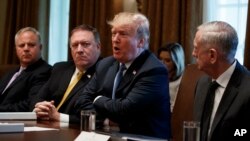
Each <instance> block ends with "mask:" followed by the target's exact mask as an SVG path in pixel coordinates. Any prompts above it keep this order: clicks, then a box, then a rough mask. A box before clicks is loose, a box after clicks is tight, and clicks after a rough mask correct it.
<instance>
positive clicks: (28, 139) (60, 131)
mask: <svg viewBox="0 0 250 141" xmlns="http://www.w3.org/2000/svg"><path fill="white" fill-rule="evenodd" d="M0 122H4V121H0ZM7 122H8V123H24V126H25V127H42V128H46V129H55V130H45V131H27V132H26V131H25V132H20V133H0V141H74V140H75V139H76V138H77V137H78V135H79V134H80V133H81V131H80V125H78V124H69V125H67V126H65V125H62V124H61V123H60V122H54V121H11V120H8V121H7ZM95 132H96V133H98V134H104V135H108V136H110V139H109V141H126V140H133V139H124V138H123V137H124V136H130V134H122V133H118V132H117V131H116V132H113V131H109V132H105V131H101V130H97V131H95ZM130 137H133V138H134V137H135V138H137V139H135V140H136V141H137V140H138V141H139V140H150V141H151V140H152V141H166V140H164V139H158V138H152V137H147V136H140V135H139V136H138V135H132V136H130Z"/></svg>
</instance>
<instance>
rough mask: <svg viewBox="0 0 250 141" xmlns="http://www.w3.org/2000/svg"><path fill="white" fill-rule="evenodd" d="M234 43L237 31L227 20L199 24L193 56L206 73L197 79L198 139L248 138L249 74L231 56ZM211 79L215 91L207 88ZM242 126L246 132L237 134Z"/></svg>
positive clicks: (206, 140) (249, 111)
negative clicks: (199, 126)
mask: <svg viewBox="0 0 250 141" xmlns="http://www.w3.org/2000/svg"><path fill="white" fill-rule="evenodd" d="M237 45H238V37H237V33H236V31H235V29H234V28H233V27H232V26H231V25H229V24H228V23H225V22H221V21H214V22H208V23H205V24H202V25H201V26H199V27H198V31H197V32H196V36H195V39H194V50H193V56H194V57H195V58H196V60H197V64H198V68H199V69H200V70H202V71H204V72H205V73H206V74H207V75H206V76H204V77H202V78H201V79H200V80H199V81H198V83H197V87H196V92H195V93H196V94H195V107H194V118H195V120H197V121H200V122H201V130H200V131H201V132H200V133H201V134H200V138H201V139H200V141H225V140H237V141H238V140H239V141H242V140H248V141H249V140H250V138H249V134H250V132H249V131H250V120H249V119H250V87H249V85H250V74H249V71H248V70H247V69H246V68H245V67H244V66H242V65H241V64H240V63H239V62H238V61H237V60H236V59H235V58H234V56H235V53H236V50H237ZM211 82H213V84H215V82H216V83H217V87H215V88H214V92H212V90H211V89H210V88H209V87H210V83H211ZM208 90H210V91H209V92H208ZM213 94H215V95H214V96H213ZM209 99H210V100H209ZM209 109H211V110H210V111H209ZM208 113H210V114H208ZM242 129H246V130H247V131H248V132H247V133H246V134H244V135H243V134H239V132H240V133H241V131H243V130H242ZM241 135H243V136H241Z"/></svg>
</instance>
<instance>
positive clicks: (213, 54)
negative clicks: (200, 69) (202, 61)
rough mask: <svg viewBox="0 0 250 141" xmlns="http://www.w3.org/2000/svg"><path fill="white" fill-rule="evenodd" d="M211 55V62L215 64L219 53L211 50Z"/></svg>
mask: <svg viewBox="0 0 250 141" xmlns="http://www.w3.org/2000/svg"><path fill="white" fill-rule="evenodd" d="M209 55H210V62H211V63H212V64H214V63H215V62H216V61H217V58H218V52H217V50H216V49H214V48H211V49H209Z"/></svg>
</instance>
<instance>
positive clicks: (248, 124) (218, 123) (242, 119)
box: [194, 62, 250, 141]
mask: <svg viewBox="0 0 250 141" xmlns="http://www.w3.org/2000/svg"><path fill="white" fill-rule="evenodd" d="M210 82H211V78H210V77H209V76H204V77H202V78H201V79H200V80H199V81H198V83H197V87H196V92H195V95H196V96H195V107H194V118H195V120H197V121H201V117H202V112H203V108H204V103H205V99H206V95H207V94H206V93H207V90H208V87H209V83H210ZM236 129H239V130H241V129H248V133H247V134H246V135H245V136H243V137H242V136H241V137H239V136H234V133H235V131H236ZM210 133H211V141H225V140H239V141H241V140H248V141H249V140H250V138H249V135H250V74H249V72H248V71H247V70H246V69H245V68H244V67H243V66H241V65H240V64H239V63H238V62H237V64H236V68H235V70H234V72H233V74H232V76H231V78H230V80H229V83H228V85H227V87H226V89H225V92H224V95H223V97H222V99H221V102H220V104H219V107H218V109H217V112H216V115H215V118H214V121H213V125H212V128H211V132H210ZM201 136H202V135H201Z"/></svg>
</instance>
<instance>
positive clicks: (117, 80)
mask: <svg viewBox="0 0 250 141" xmlns="http://www.w3.org/2000/svg"><path fill="white" fill-rule="evenodd" d="M126 69H127V68H126V66H125V64H121V65H120V68H119V70H118V72H117V73H116V76H115V80H114V85H113V91H112V99H115V92H116V89H117V87H118V85H119V84H120V82H121V79H122V77H123V71H124V70H126Z"/></svg>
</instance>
